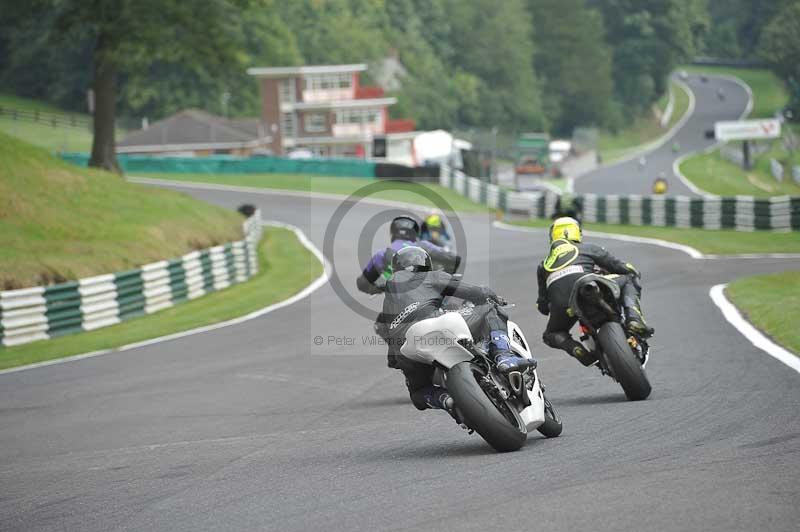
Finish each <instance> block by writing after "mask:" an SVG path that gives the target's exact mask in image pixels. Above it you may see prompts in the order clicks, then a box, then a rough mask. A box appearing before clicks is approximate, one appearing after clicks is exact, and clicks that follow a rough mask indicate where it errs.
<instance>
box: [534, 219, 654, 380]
mask: <svg viewBox="0 0 800 532" xmlns="http://www.w3.org/2000/svg"><path fill="white" fill-rule="evenodd" d="M596 266H597V267H600V268H602V269H603V270H605V271H607V272H609V275H607V277H608V278H610V279H612V280H613V281H614V282H616V283H617V285H618V286H619V287H620V294H621V295H620V299H621V301H620V303H621V304H622V307H623V308H624V310H625V316H626V322H625V327H626V329H627V330H628V331H629V332H634V333H636V334H639V335H641V336H643V337H649V336H652V334H653V332H654V331H653V329H652V328H650V327H648V326H647V323H646V322H645V320H644V316H643V314H642V309H641V305H640V299H641V284H640V280H641V274H640V273H639V272H638V270H636V268H635V267H634V266H633V265H632V264H630V263H624V262H622V261H621V260H619V259H617V258H616V257H614V256H613V255H612V254H611V253H609V252H608V251H607V250H606V249H605V248H604V247H602V246H598V245H596V244H590V243H585V242H583V234H582V232H581V228H580V224H579V223H578V221H577V220H575V219H574V218H569V217H564V218H558V219H556V220H555V221H554V222H553V224H552V225H551V226H550V252H549V254H548V256H547V257H545V259H544V260H543V261H542V262H541V263H540V264H539V266H538V267H537V272H536V276H537V279H538V284H539V296H538V298H537V301H536V304H537V307H538V309H539V312H541V313H542V314H544V315H548V314H549V315H550V319H549V321H548V322H547V327H546V329H545V332H544V334H543V335H542V339H543V340H544V342H545V343H546V344H547V345H549V346H550V347H554V348H557V349H562V350H564V351H566V352H567V353H569V354H570V355H572V356H573V357H575V358H576V359H578V360H579V361H580V362H581V363H582V364H583V365H585V366H590V365H592V364H593V363H594V362H596V359H595V358H594V357H592V356H591V354H590V353H589V352H587V350H586V348H585V347H584V346H583V345H582V344H581V343H580V342H578V341H576V340H575V339H574V338H573V337H572V336H571V335H570V333H569V330H570V329H571V328H572V326H573V325H574V324H575V322H576V318H575V317H574V315H573V314H572V313H571V312H570V309H569V298H570V294H571V293H572V286H573V284H574V283H575V281H577V280H578V279H579V278H580V277H582V276H583V275H585V274H587V273H592V272H593V271H594V268H595V267H596Z"/></svg>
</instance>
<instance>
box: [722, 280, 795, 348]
mask: <svg viewBox="0 0 800 532" xmlns="http://www.w3.org/2000/svg"><path fill="white" fill-rule="evenodd" d="M725 293H726V294H727V296H728V298H729V299H730V300H731V302H733V303H734V304H735V305H736V306H737V307H738V308H739V310H740V311H741V312H742V314H743V315H744V316H745V318H747V319H748V321H750V323H752V324H753V325H755V326H756V327H758V328H759V329H761V330H762V331H763V332H765V333H766V334H767V335H769V336H770V337H771V338H772V339H773V340H775V341H776V342H778V343H779V344H781V345H782V346H784V347H786V348H787V349H789V350H791V351H793V352H794V354H796V355H800V327H798V326H797V323H798V320H800V270H795V271H788V272H781V273H775V274H770V275H756V276H753V277H745V278H743V279H738V280H736V281H734V282H732V283H731V284H729V285H728V287H727V288H726V289H725Z"/></svg>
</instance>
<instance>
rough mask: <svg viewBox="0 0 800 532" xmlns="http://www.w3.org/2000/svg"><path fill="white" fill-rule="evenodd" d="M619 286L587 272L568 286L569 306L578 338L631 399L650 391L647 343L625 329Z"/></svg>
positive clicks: (646, 394) (604, 372) (605, 373)
mask: <svg viewBox="0 0 800 532" xmlns="http://www.w3.org/2000/svg"><path fill="white" fill-rule="evenodd" d="M619 296H620V291H619V286H617V284H616V283H615V282H613V281H611V280H609V279H607V278H605V277H603V276H602V275H598V274H594V273H589V274H586V275H584V276H583V277H581V278H580V279H578V281H577V282H576V283H575V285H574V286H573V287H572V294H571V295H570V303H569V308H570V311H571V312H573V313H574V316H575V317H577V318H578V323H579V324H580V330H581V333H582V336H581V341H582V342H583V344H584V345H585V346H586V347H587V349H589V350H590V351H592V352H594V354H595V356H596V357H597V359H598V366H599V367H600V371H602V373H603V374H604V375H608V376H609V377H611V378H612V379H614V380H615V381H617V382H618V383H619V384H620V386H622V389H623V391H624V392H625V396H626V397H627V398H628V399H629V400H631V401H640V400H642V399H646V398H647V397H648V396H649V395H650V392H651V386H650V381H649V380H648V378H647V374H646V373H645V365H646V364H647V360H648V357H649V355H650V347H649V346H648V344H647V340H646V339H645V338H641V337H639V336H637V335H635V334H628V333H626V331H625V329H624V328H623V327H622V321H623V319H624V316H623V313H622V310H621V307H620V304H619Z"/></svg>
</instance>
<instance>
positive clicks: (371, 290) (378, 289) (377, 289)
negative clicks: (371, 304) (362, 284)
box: [367, 284, 384, 295]
mask: <svg viewBox="0 0 800 532" xmlns="http://www.w3.org/2000/svg"><path fill="white" fill-rule="evenodd" d="M383 291H384V289H383V287H382V286H377V285H374V284H370V285H369V286H368V287H367V293H368V294H370V295H374V294H381V293H383Z"/></svg>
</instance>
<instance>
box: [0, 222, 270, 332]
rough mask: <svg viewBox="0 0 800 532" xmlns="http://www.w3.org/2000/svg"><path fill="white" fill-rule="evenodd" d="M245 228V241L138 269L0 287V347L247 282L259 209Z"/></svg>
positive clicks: (253, 265)
mask: <svg viewBox="0 0 800 532" xmlns="http://www.w3.org/2000/svg"><path fill="white" fill-rule="evenodd" d="M243 233H244V239H243V240H240V241H237V242H233V243H228V244H223V245H219V246H214V247H212V248H209V249H205V250H202V251H192V252H191V253H187V254H186V255H183V256H182V257H179V258H174V259H171V260H163V261H159V262H154V263H151V264H145V265H144V266H142V267H140V268H136V269H134V270H128V271H123V272H116V273H111V274H105V275H97V276H94V277H88V278H85V279H79V280H77V281H66V282H63V283H59V284H55V285H51V286H34V287H31V288H22V289H19V290H3V291H0V346H14V345H21V344H25V343H28V342H33V341H36V340H46V339H48V338H54V337H56V336H62V335H65V334H72V333H77V332H80V331H92V330H94V329H98V328H100V327H107V326H109V325H114V324H116V323H119V322H121V321H125V320H128V319H131V318H134V317H136V316H141V315H143V314H152V313H154V312H158V311H159V310H161V309H165V308H169V307H171V306H173V305H175V304H176V303H179V302H181V301H184V300H187V299H194V298H197V297H201V296H203V295H204V294H208V293H210V292H214V291H217V290H222V289H224V288H227V287H228V286H230V285H232V284H235V283H241V282H244V281H246V280H248V279H249V278H250V277H252V276H253V275H254V274H255V273H257V272H258V257H257V254H256V248H257V246H258V241H259V239H260V238H261V213H260V211H258V210H256V212H255V214H253V216H252V217H251V218H249V219H247V220H246V221H245V222H244V224H243Z"/></svg>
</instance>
